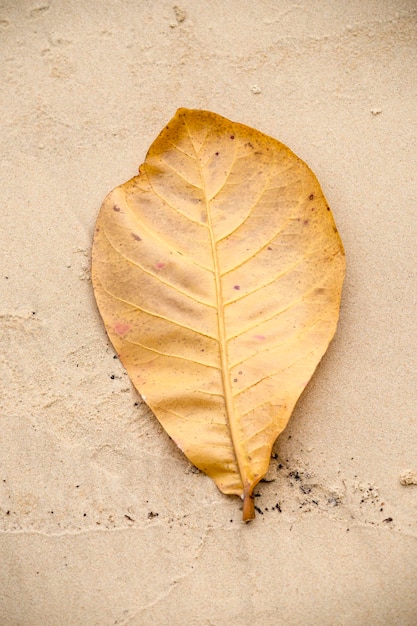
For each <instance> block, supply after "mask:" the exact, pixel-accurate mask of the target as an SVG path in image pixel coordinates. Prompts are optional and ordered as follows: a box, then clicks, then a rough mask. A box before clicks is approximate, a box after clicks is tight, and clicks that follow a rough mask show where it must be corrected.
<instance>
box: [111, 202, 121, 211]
mask: <svg viewBox="0 0 417 626" xmlns="http://www.w3.org/2000/svg"><path fill="white" fill-rule="evenodd" d="M113 211H116V213H120V211H121V208H120V207H119V206H117V204H115V205H114V206H113Z"/></svg>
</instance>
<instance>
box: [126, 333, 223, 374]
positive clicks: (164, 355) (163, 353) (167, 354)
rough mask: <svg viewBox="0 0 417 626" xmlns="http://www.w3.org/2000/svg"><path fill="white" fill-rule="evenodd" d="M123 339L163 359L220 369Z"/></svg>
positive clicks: (216, 366)
mask: <svg viewBox="0 0 417 626" xmlns="http://www.w3.org/2000/svg"><path fill="white" fill-rule="evenodd" d="M123 339H124V341H126V342H127V343H130V344H132V345H133V346H139V347H140V348H143V349H144V350H149V351H150V352H154V353H155V354H158V355H159V356H162V357H167V358H170V359H181V360H182V361H188V362H189V363H192V364H193V365H202V366H204V367H210V368H212V369H216V370H219V369H220V368H219V366H218V365H211V364H210V363H203V362H202V361H196V360H195V359H190V358H189V357H186V356H180V355H179V354H170V353H169V352H161V351H160V350H157V349H156V348H151V347H150V346H144V345H143V344H142V343H139V342H138V341H131V340H130V339H127V337H124V338H123Z"/></svg>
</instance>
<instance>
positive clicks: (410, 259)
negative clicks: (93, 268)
mask: <svg viewBox="0 0 417 626" xmlns="http://www.w3.org/2000/svg"><path fill="white" fill-rule="evenodd" d="M176 6H177V8H176V9H175V7H174V3H172V2H168V1H160V2H139V1H133V0H126V1H123V2H122V1H119V2H117V1H116V0H113V1H111V0H101V1H100V2H99V1H98V0H85V1H84V2H76V1H75V0H3V2H1V3H0V37H1V39H0V41H1V55H2V62H1V65H0V72H1V82H0V94H1V110H2V111H1V120H2V133H1V138H0V140H1V148H2V150H1V152H2V161H1V194H2V202H1V207H2V227H1V231H0V238H1V239H0V250H1V273H0V285H1V294H0V324H1V328H0V330H1V355H0V377H1V383H2V397H1V427H0V480H1V482H0V558H1V569H0V623H1V624H2V626H12V625H13V626H17V625H19V626H20V625H24V626H38V625H45V626H56V625H64V626H66V625H74V626H75V625H84V624H89V625H97V626H110V625H112V624H119V625H121V624H123V625H124V624H129V625H132V626H136V625H137V626H139V625H145V626H147V625H148V624H157V625H159V624H161V625H165V624H169V625H174V626H183V625H192V626H210V625H211V626H223V625H229V624H233V625H234V626H254V625H256V626H268V625H270V624H271V625H272V624H274V625H279V626H280V625H286V626H287V625H289V626H292V625H300V626H301V625H303V626H304V625H306V624H308V625H316V624H317V625H320V626H325V625H328V626H330V625H331V626H333V625H335V624H336V625H345V626H351V625H352V626H353V625H355V626H356V625H358V624H359V625H362V624H370V625H375V624H381V625H387V624H388V625H390V624H395V625H396V626H405V625H410V626H411V625H415V624H416V620H417V485H416V484H415V483H416V482H417V480H416V472H417V455H416V448H417V444H416V441H417V418H416V413H415V387H416V356H415V354H416V334H415V313H416V290H415V264H416V254H415V247H416V243H415V242H416V235H417V229H416V212H415V211H416V209H415V198H416V171H417V153H416V127H417V115H416V101H417V61H416V58H417V57H416V53H417V45H416V44H417V37H416V33H417V29H416V22H417V13H416V5H415V1H414V0H390V1H388V0H352V1H351V2H349V3H345V2H342V1H341V0H340V1H339V0H328V1H320V2H316V1H313V0H311V1H306V2H294V1H291V0H282V1H280V2H278V1H276V2H273V1H272V0H269V1H267V0H264V1H259V2H249V1H248V0H244V1H240V0H228V1H227V2H222V1H221V0H209V1H204V2H203V1H202V0H201V1H200V0H194V1H193V0H181V4H178V5H176ZM180 106H185V107H189V108H205V109H209V110H213V111H215V112H217V113H219V114H221V115H225V116H226V117H229V118H231V119H233V120H235V121H240V122H243V123H246V124H249V125H251V126H254V127H255V128H258V129H259V130H261V131H263V132H266V133H267V134H270V135H272V136H274V137H276V138H277V139H280V140H281V141H283V142H284V143H286V144H287V145H288V146H289V147H290V148H291V149H292V150H294V151H295V152H296V153H297V154H298V155H299V156H300V157H301V158H302V159H304V160H305V161H306V162H307V163H308V164H309V165H310V167H311V168H312V169H313V170H314V172H315V173H316V175H317V177H318V178H319V180H320V182H321V184H322V187H323V190H324V192H325V194H326V196H327V199H328V201H329V203H330V205H331V207H332V209H333V211H334V215H335V218H336V221H337V224H338V227H339V230H340V233H341V236H342V238H343V241H344V244H345V247H346V253H347V261H348V273H347V279H346V284H345V290H344V296H343V303H342V311H341V320H340V325H339V330H338V334H337V337H336V339H335V341H334V343H333V344H332V346H331V348H330V350H329V352H328V353H327V355H326V357H325V359H324V360H323V362H322V364H321V366H320V367H319V369H318V371H317V373H316V375H315V376H314V378H313V380H312V381H311V383H310V384H309V386H308V388H307V390H306V392H305V393H304V395H303V397H302V398H301V400H300V402H299V404H298V406H297V408H296V410H295V412H294V414H293V417H292V419H291V422H290V425H289V427H288V429H287V430H286V431H285V433H284V434H283V435H282V437H281V438H280V440H279V442H278V443H277V444H276V446H275V451H276V454H277V455H278V459H277V460H276V461H274V464H273V467H272V471H271V478H274V480H273V481H272V482H268V483H262V484H261V485H260V488H259V493H260V496H259V497H258V498H257V506H258V508H259V509H260V511H262V514H258V516H257V519H256V521H255V522H252V523H251V524H249V525H244V524H242V522H241V521H240V520H241V511H240V510H239V501H238V500H237V499H235V498H228V497H226V496H223V495H222V494H221V493H220V492H219V491H218V490H217V489H216V487H215V486H214V484H213V483H212V482H211V481H210V479H208V478H207V477H205V476H204V475H202V474H199V473H195V472H194V471H193V469H192V467H191V466H190V464H189V463H188V462H187V461H186V460H185V458H184V457H183V456H182V454H181V453H180V451H179V450H177V449H176V448H175V446H174V444H173V443H172V442H171V441H170V440H169V438H168V437H167V436H166V435H165V434H164V433H163V432H162V430H161V428H160V427H159V425H158V424H157V422H156V420H155V418H153V417H152V415H151V414H150V413H149V411H148V410H146V408H144V407H143V405H142V404H141V402H140V400H139V397H138V395H137V394H136V393H135V392H134V390H133V389H132V386H131V385H130V382H129V379H128V376H127V374H126V373H125V371H124V370H123V367H122V366H121V364H120V363H119V362H118V360H117V359H115V358H114V352H113V350H112V348H111V347H110V345H109V342H108V340H107V336H106V334H105V331H104V328H103V326H102V323H101V320H100V317H99V314H98V312H97V309H96V307H95V301H94V297H93V293H92V287H91V282H90V277H89V273H90V269H89V268H90V249H91V241H92V233H93V227H94V222H95V218H96V215H97V212H98V209H99V206H100V204H101V201H102V200H103V198H104V196H105V195H106V194H107V193H108V192H109V191H110V190H111V189H112V188H113V187H115V186H116V185H118V184H120V183H122V182H124V181H125V180H127V179H128V178H130V177H131V176H133V175H134V174H135V173H136V171H137V167H138V165H139V163H140V162H141V161H142V159H143V158H144V155H145V152H146V150H147V148H148V146H149V144H150V143H151V142H152V140H153V139H154V138H155V136H156V135H157V134H158V132H159V130H160V129H161V128H162V126H163V125H164V124H165V123H166V122H167V121H168V120H169V119H170V118H171V117H172V115H173V114H174V112H175V110H176V109H177V108H178V107H180ZM413 476H414V480H413ZM413 483H414V484H413Z"/></svg>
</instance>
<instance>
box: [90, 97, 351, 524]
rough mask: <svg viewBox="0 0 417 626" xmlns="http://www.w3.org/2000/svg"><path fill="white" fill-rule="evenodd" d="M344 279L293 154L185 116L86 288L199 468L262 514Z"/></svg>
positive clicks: (128, 187) (104, 213)
mask: <svg viewBox="0 0 417 626" xmlns="http://www.w3.org/2000/svg"><path fill="white" fill-rule="evenodd" d="M344 270H345V260H344V252H343V246H342V243H341V240H340V237H339V235H338V232H337V230H336V227H335V224H334V221H333V217H332V214H331V212H330V209H329V207H328V205H327V203H326V200H325V198H324V196H323V192H322V191H321V189H320V185H319V183H318V181H317V179H316V178H315V176H314V174H313V173H312V172H311V170H310V169H309V168H308V167H307V165H306V164H305V163H304V162H303V161H301V160H300V159H299V158H298V157H297V156H295V155H294V154H293V153H292V152H291V150H289V149H288V148H287V147H286V146H284V145H283V144H281V143H279V142H278V141H276V140H274V139H272V138H271V137H267V136H266V135H264V134H262V133H260V132H258V131H256V130H254V129H252V128H249V127H247V126H243V125H242V124H236V123H233V122H231V121H229V120H227V119H225V118H223V117H220V116H219V115H216V114H215V113H209V112H206V111H196V110H187V109H180V110H179V111H178V112H177V113H176V115H175V117H174V118H173V119H172V120H171V122H170V123H169V124H168V125H167V126H166V127H165V128H164V129H163V131H162V132H161V134H160V135H159V137H158V138H157V139H156V140H155V141H154V143H153V144H152V146H151V148H150V150H149V152H148V154H147V156H146V160H145V163H144V164H143V165H141V167H140V169H139V175H138V176H135V177H134V178H132V179H131V180H129V181H128V182H126V183H125V184H123V185H121V186H120V187H117V188H116V189H114V190H113V191H112V192H111V193H110V194H109V195H108V196H107V198H106V199H105V201H104V203H103V205H102V207H101V211H100V214H99V217H98V220H97V225H96V231H95V237H94V246H93V267H92V278H93V284H94V291H95V296H96V299H97V303H98V307H99V309H100V312H101V315H102V317H103V320H104V323H105V325H106V329H107V332H108V334H109V337H110V339H111V341H112V343H113V345H114V347H115V349H116V351H117V353H118V355H119V357H120V359H121V361H122V362H123V364H124V366H125V367H126V369H127V371H128V373H129V375H130V378H131V380H132V382H133V384H134V385H135V387H136V388H137V390H138V391H139V393H140V394H141V396H142V398H143V399H144V401H145V402H146V403H147V404H148V405H149V406H150V408H151V409H152V411H153V412H154V413H155V415H156V416H157V418H158V419H159V421H160V422H161V424H162V426H163V427H164V428H165V430H166V431H167V432H168V433H169V435H170V436H171V437H172V439H173V440H174V441H175V442H176V443H177V445H178V446H179V447H180V449H181V450H182V451H183V452H184V453H185V454H186V455H187V457H188V458H189V459H190V461H191V462H192V463H194V464H195V465H196V466H197V467H198V468H199V469H200V470H202V471H203V472H205V473H206V474H208V475H209V476H210V477H211V478H212V479H213V480H214V481H215V482H216V484H217V486H218V487H219V489H221V491H222V492H223V493H226V494H236V495H238V496H241V497H242V498H243V500H244V504H243V519H244V520H249V519H252V518H253V517H254V506H253V489H254V487H255V485H256V484H257V483H258V482H259V481H260V480H261V478H262V477H263V476H264V475H265V474H266V472H267V470H268V465H269V460H270V456H271V449H272V445H273V443H274V441H275V439H276V438H277V436H278V435H279V434H280V433H281V432H282V430H283V429H284V428H285V426H286V424H287V422H288V419H289V417H290V415H291V412H292V410H293V408H294V405H295V403H296V401H297V399H298V397H299V396H300V394H301V392H302V391H303V389H304V388H305V386H306V385H307V382H308V381H309V379H310V377H311V375H312V374H313V372H314V370H315V368H316V366H317V364H318V362H319V361H320V359H321V357H322V356H323V354H324V352H325V351H326V349H327V347H328V344H329V342H330V341H331V339H332V337H333V335H334V332H335V329H336V324H337V319H338V314H339V303H340V295H341V289H342V282H343V277H344Z"/></svg>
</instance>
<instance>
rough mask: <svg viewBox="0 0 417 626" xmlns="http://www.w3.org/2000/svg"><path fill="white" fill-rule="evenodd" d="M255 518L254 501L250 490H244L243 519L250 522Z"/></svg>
mask: <svg viewBox="0 0 417 626" xmlns="http://www.w3.org/2000/svg"><path fill="white" fill-rule="evenodd" d="M253 519H255V502H254V498H253V495H252V493H251V492H250V491H246V490H245V493H244V495H243V521H244V522H250V521H251V520H253Z"/></svg>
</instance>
